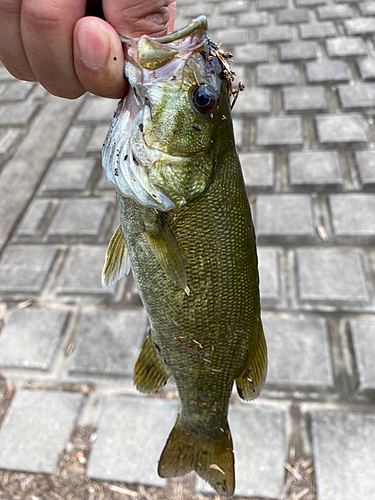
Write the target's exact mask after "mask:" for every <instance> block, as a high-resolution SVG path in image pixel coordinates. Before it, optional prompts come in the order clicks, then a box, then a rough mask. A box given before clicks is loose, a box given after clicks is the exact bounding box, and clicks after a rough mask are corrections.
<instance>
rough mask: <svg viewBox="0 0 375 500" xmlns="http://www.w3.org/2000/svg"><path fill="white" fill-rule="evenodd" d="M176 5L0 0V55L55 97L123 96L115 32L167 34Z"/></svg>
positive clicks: (149, 0)
mask: <svg viewBox="0 0 375 500" xmlns="http://www.w3.org/2000/svg"><path fill="white" fill-rule="evenodd" d="M100 4H101V5H100ZM101 7H102V12H100V11H101ZM175 8H176V0H102V1H101V2H100V0H0V61H1V62H2V63H3V64H4V66H5V67H6V68H7V70H8V71H9V72H10V73H11V74H12V75H13V76H15V77H16V78H18V79H20V80H27V81H38V82H40V83H41V84H42V85H43V86H44V87H45V88H46V89H47V90H48V91H49V92H50V93H51V94H54V95H56V96H59V97H65V98H67V99H75V98H77V97H79V96H81V95H82V94H84V93H85V92H86V91H89V92H92V93H93V94H96V95H99V96H102V97H110V98H116V99H117V98H121V97H123V96H124V95H125V94H126V92H127V89H128V83H127V81H126V79H125V77H124V73H123V67H124V54H123V47H122V44H121V42H120V39H119V37H118V33H120V34H121V35H124V36H127V37H139V36H141V35H143V34H147V35H150V36H153V37H159V36H163V35H166V34H167V33H170V32H171V31H172V30H173V24H174V16H175ZM91 13H92V14H94V15H88V14H91ZM97 16H103V17H104V19H102V18H100V17H97Z"/></svg>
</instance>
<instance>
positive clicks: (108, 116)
mask: <svg viewBox="0 0 375 500" xmlns="http://www.w3.org/2000/svg"><path fill="white" fill-rule="evenodd" d="M116 104H117V101H116V100H114V99H105V98H104V97H96V96H89V97H87V98H86V101H85V102H84V104H83V106H82V108H81V110H80V112H79V113H78V116H77V120H78V121H79V122H98V121H106V122H108V124H109V123H110V122H111V120H112V118H113V115H114V111H115V108H116ZM108 127H109V125H108Z"/></svg>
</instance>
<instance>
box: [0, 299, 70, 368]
mask: <svg viewBox="0 0 375 500" xmlns="http://www.w3.org/2000/svg"><path fill="white" fill-rule="evenodd" d="M68 316H69V313H68V311H57V310H52V309H37V308H27V309H12V310H11V312H10V314H9V317H8V318H7V320H6V323H5V325H4V327H3V329H2V331H1V335H0V366H6V367H9V366H12V367H20V368H39V369H40V370H48V369H50V368H51V364H52V360H53V357H54V355H55V352H56V349H57V347H58V345H59V344H60V339H61V336H62V334H63V331H64V329H65V326H66V323H67V319H68Z"/></svg>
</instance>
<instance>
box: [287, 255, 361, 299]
mask: <svg viewBox="0 0 375 500" xmlns="http://www.w3.org/2000/svg"><path fill="white" fill-rule="evenodd" d="M296 263H297V282H298V293H299V298H300V300H301V301H303V302H309V303H312V304H314V303H317V302H320V303H322V304H333V305H336V306H338V307H340V306H342V305H358V304H365V303H368V302H369V293H368V290H367V286H366V277H365V273H364V266H363V261H362V255H361V253H360V252H359V251H358V250H356V249H354V250H353V249H344V248H306V249H299V250H297V252H296Z"/></svg>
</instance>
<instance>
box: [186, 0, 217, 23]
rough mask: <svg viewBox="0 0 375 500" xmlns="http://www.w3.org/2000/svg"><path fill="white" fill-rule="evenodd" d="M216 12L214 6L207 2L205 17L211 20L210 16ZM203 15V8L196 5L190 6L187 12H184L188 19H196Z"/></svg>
mask: <svg viewBox="0 0 375 500" xmlns="http://www.w3.org/2000/svg"><path fill="white" fill-rule="evenodd" d="M213 11H214V5H213V4H212V3H209V2H207V3H206V2H205V4H204V13H205V16H207V17H208V18H209V16H210V15H211V14H212V13H213ZM201 14H202V6H201V5H199V4H197V3H194V4H192V5H188V6H187V7H186V8H185V10H184V11H183V14H182V15H183V16H184V17H188V18H189V20H190V19H194V18H195V17H198V16H200V15H201Z"/></svg>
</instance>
